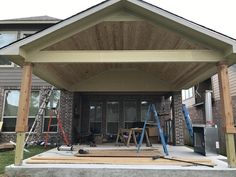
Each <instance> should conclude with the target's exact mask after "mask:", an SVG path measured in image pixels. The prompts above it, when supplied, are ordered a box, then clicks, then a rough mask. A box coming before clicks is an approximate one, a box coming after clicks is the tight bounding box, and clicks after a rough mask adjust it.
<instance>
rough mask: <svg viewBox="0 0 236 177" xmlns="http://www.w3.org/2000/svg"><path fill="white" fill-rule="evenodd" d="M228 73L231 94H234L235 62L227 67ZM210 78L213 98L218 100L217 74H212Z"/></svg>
mask: <svg viewBox="0 0 236 177" xmlns="http://www.w3.org/2000/svg"><path fill="white" fill-rule="evenodd" d="M228 73H229V85H230V93H231V96H236V64H234V65H232V66H231V67H229V68H228ZM211 80H212V89H213V93H214V99H215V100H220V91H219V80H218V74H215V75H214V76H212V78H211Z"/></svg>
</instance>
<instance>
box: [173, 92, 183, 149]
mask: <svg viewBox="0 0 236 177" xmlns="http://www.w3.org/2000/svg"><path fill="white" fill-rule="evenodd" d="M172 114H173V122H172V125H173V143H174V145H184V127H183V123H184V122H183V113H182V95H181V91H178V92H173V94H172Z"/></svg>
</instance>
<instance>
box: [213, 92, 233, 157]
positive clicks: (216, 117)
mask: <svg viewBox="0 0 236 177" xmlns="http://www.w3.org/2000/svg"><path fill="white" fill-rule="evenodd" d="M232 105H233V115H234V122H235V123H236V96H233V97H232ZM212 110H213V121H214V123H215V124H216V125H217V127H218V132H219V142H220V153H221V154H224V155H226V147H225V133H224V130H223V128H222V114H221V102H220V100H217V101H214V103H213V109H212ZM235 142H236V141H235Z"/></svg>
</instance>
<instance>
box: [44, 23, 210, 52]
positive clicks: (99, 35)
mask: <svg viewBox="0 0 236 177" xmlns="http://www.w3.org/2000/svg"><path fill="white" fill-rule="evenodd" d="M167 49H168V50H170V49H206V48H205V47H202V46H200V45H199V44H197V43H194V42H193V41H190V40H189V39H187V38H184V37H183V36H182V35H179V34H177V33H174V32H173V31H170V30H168V29H165V28H162V27H160V26H157V25H153V24H151V23H149V22H147V21H115V22H111V21H109V22H102V23H99V24H97V25H95V26H93V27H90V28H88V29H86V30H84V31H81V32H79V33H77V34H75V35H73V36H71V37H69V38H67V39H64V40H62V41H60V42H57V43H55V44H53V45H51V46H49V47H47V48H45V49H44V50H167Z"/></svg>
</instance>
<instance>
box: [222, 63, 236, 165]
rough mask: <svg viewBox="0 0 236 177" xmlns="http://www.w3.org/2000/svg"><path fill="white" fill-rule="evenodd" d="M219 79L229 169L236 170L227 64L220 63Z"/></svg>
mask: <svg viewBox="0 0 236 177" xmlns="http://www.w3.org/2000/svg"><path fill="white" fill-rule="evenodd" d="M218 77H219V88H220V100H221V107H222V116H223V127H225V141H226V150H227V158H228V164H229V167H232V168H236V153H235V142H234V134H233V133H232V132H231V129H233V128H234V117H233V108H232V99H231V96H230V88H229V76H228V66H227V65H226V64H225V63H222V62H220V63H218Z"/></svg>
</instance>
